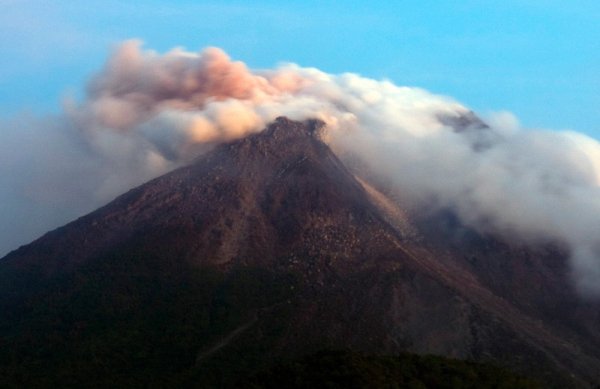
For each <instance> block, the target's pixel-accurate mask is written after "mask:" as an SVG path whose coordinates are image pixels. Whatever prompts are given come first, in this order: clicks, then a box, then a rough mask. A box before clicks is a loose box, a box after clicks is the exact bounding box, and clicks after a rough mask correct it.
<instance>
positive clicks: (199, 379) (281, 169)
mask: <svg viewBox="0 0 600 389" xmlns="http://www.w3.org/2000/svg"><path fill="white" fill-rule="evenodd" d="M467 120H468V119H467ZM457 123H460V128H461V130H464V129H465V128H468V129H469V130H470V131H472V130H474V129H473V127H475V128H479V129H480V130H485V127H484V126H483V125H480V124H479V123H476V125H475V126H469V125H468V123H467V124H466V123H463V121H458V122H457ZM322 126H323V123H321V122H319V121H316V120H309V121H305V122H296V121H292V120H289V119H286V118H278V119H277V120H276V121H275V122H274V123H272V124H270V125H269V126H268V127H267V128H266V129H265V130H264V131H262V132H260V133H257V134H255V135H252V136H249V137H247V138H244V139H241V140H237V141H234V142H231V143H227V144H223V145H220V146H217V147H215V149H214V150H212V151H211V152H209V153H207V154H205V155H203V156H201V157H199V158H198V159H197V160H195V161H194V162H193V163H192V164H190V165H189V166H186V167H183V168H180V169H178V170H175V171H173V172H171V173H169V174H167V175H164V176H162V177H159V178H157V179H155V180H153V181H150V182H148V183H146V184H144V185H142V186H140V187H138V188H135V189H133V190H131V191H129V192H127V193H125V194H124V195H122V196H120V197H119V198H117V199H116V200H114V201H113V202H111V203H109V204H108V205H106V206H104V207H102V208H100V209H98V210H97V211H95V212H92V213H90V214H88V215H86V216H84V217H82V218H80V219H78V220H76V221H74V222H72V223H69V224H67V225H65V226H64V227H61V228H58V229H56V230H54V231H51V232H49V233H47V234H46V235H44V236H43V237H41V238H40V239H38V240H36V241H34V242H32V243H31V244H29V245H26V246H23V247H21V248H19V249H18V250H16V251H14V252H12V253H10V254H9V255H7V256H6V257H5V258H3V259H2V260H0V309H1V311H2V312H3V315H2V317H1V318H0V334H2V335H1V336H0V350H1V351H0V376H2V377H6V379H5V381H6V382H8V383H10V384H11V385H14V386H50V385H60V386H81V385H86V386H89V385H90V383H91V384H93V385H92V386H115V385H116V386H146V387H147V386H181V385H184V386H200V387H212V386H215V387H223V386H233V385H237V384H236V383H239V380H240V379H241V377H246V376H249V375H251V374H252V373H253V372H256V371H258V370H261V369H267V368H269V367H270V366H272V365H273V364H274V363H275V362H279V361H285V360H290V359H293V358H298V357H302V356H304V355H308V354H310V353H314V352H316V351H319V350H321V349H340V348H344V349H348V348H349V349H352V350H355V351H358V352H365V353H371V354H398V353H400V352H406V351H408V352H415V353H419V354H437V355H443V356H447V357H453V358H461V359H473V360H477V361H482V362H493V363H495V364H497V365H500V366H504V367H507V368H510V369H512V370H514V371H516V372H518V373H522V374H527V375H531V376H534V377H536V378H538V379H540V380H542V381H544V382H545V383H546V385H547V386H554V387H586V386H589V385H592V384H594V383H598V382H600V373H599V372H600V347H599V346H600V316H599V312H600V309H598V308H600V306H599V304H597V303H595V302H591V301H584V300H581V299H580V298H579V297H578V295H577V294H576V292H575V290H574V289H573V287H572V286H571V283H570V282H569V273H568V268H567V263H566V255H565V251H564V249H562V248H561V247H560V246H558V245H553V244H550V243H549V244H548V245H547V246H544V247H535V248H534V247H529V246H525V245H522V244H519V243H513V242H511V241H510V240H508V239H505V238H502V237H494V236H486V235H482V234H479V233H477V232H476V231H474V230H471V229H469V228H468V227H466V226H463V225H462V224H461V223H460V221H459V220H458V219H457V218H456V216H455V215H454V214H453V213H452V212H451V210H444V211H437V212H429V213H425V212H416V211H411V210H408V209H405V208H403V207H401V206H399V204H402V202H401V201H398V200H397V199H396V198H394V196H393V194H391V193H388V192H387V191H386V190H385V185H383V184H382V183H377V182H376V180H374V179H369V178H370V177H368V175H362V176H361V175H360V174H361V173H360V172H359V171H355V170H351V169H349V168H348V167H347V166H345V165H344V164H343V163H342V162H341V161H340V160H339V159H338V158H337V157H336V155H335V154H334V153H333V152H332V151H331V150H330V148H329V147H328V146H327V145H326V144H325V143H323V142H322V141H321V138H320V134H321V131H322Z"/></svg>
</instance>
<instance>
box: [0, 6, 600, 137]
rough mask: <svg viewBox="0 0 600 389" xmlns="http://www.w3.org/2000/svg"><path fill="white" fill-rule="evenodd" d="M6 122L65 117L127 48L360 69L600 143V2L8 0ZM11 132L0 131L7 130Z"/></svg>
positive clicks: (0, 80)
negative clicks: (131, 42)
mask: <svg viewBox="0 0 600 389" xmlns="http://www.w3.org/2000/svg"><path fill="white" fill-rule="evenodd" d="M0 7H1V9H2V12H0V52H1V53H2V56H1V58H0V116H2V117H11V116H13V115H15V114H19V113H23V112H33V113H40V114H44V113H48V112H56V111H59V110H60V105H61V101H62V100H63V99H64V98H65V97H66V96H69V95H74V96H80V95H81V94H82V91H83V90H84V87H85V81H86V80H87V78H88V77H89V75H90V74H92V73H93V72H95V71H96V70H98V69H99V68H100V67H101V66H102V63H103V62H104V60H105V58H106V56H107V53H108V52H109V50H110V49H111V47H114V45H115V44H117V43H118V42H120V41H122V40H124V39H129V38H139V39H142V40H143V41H144V42H145V47H147V48H151V49H155V50H158V51H166V50H168V49H170V48H172V47H175V46H182V47H185V48H186V49H188V50H192V51H197V50H200V49H201V48H203V47H205V46H219V47H221V48H223V49H224V50H226V51H227V52H228V53H229V54H230V55H231V56H232V57H233V58H235V59H239V60H242V61H244V62H246V63H247V64H248V65H249V66H250V67H254V68H266V67H272V66H274V65H276V64H277V63H278V62H295V63H298V64H300V65H302V66H314V67H317V68H320V69H321V70H324V71H327V72H330V73H341V72H356V73H359V74H361V75H364V76H367V77H371V78H375V79H383V78H386V79H391V80H392V81H394V82H395V83H397V84H399V85H409V86H419V87H423V88H425V89H428V90H430V91H432V92H434V93H439V94H443V95H449V96H452V97H453V98H455V99H457V100H459V101H460V102H462V103H464V104H466V105H467V106H469V107H471V108H473V109H474V110H475V111H477V112H481V113H484V114H485V113H486V112H490V111H500V110H508V111H511V112H513V113H515V114H516V115H517V116H518V118H519V119H520V120H521V122H522V124H523V125H524V126H526V127H533V128H540V127H541V128H551V129H557V130H558V129H573V130H577V131H582V132H585V133H587V134H590V135H592V136H594V137H595V138H597V139H600V70H599V69H600V23H599V21H600V2H598V1H593V0H590V1H585V0H584V1H572V2H565V1H554V0H547V1H541V0H540V1H536V0H531V1H527V0H521V1H519V0H504V1H469V0H464V1H426V0H421V1H389V2H381V4H376V3H375V2H367V1H363V2H360V1H301V2H293V1H290V2H281V1H255V2H249V1H246V2H226V1H222V2H204V1H157V0H155V1H144V2H139V1H137V2H132V1H130V2H127V1H112V0H107V1H96V0H90V1H86V2H74V1H61V0H56V1H43V0H35V1H34V0H0ZM0 137H1V134H0Z"/></svg>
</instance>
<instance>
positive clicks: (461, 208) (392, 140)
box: [0, 41, 600, 295]
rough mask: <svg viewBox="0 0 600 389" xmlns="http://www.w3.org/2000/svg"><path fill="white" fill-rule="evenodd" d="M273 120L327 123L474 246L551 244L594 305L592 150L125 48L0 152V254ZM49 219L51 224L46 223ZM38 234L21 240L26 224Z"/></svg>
mask: <svg viewBox="0 0 600 389" xmlns="http://www.w3.org/2000/svg"><path fill="white" fill-rule="evenodd" d="M278 116H287V117H289V118H291V119H295V120H302V119H309V118H317V119H321V120H323V121H324V122H325V123H326V131H325V133H324V135H323V137H324V140H325V141H326V142H327V143H328V144H329V145H330V146H331V147H332V149H333V150H334V151H335V152H336V153H337V154H338V155H339V156H340V158H342V159H343V160H347V161H350V160H352V161H356V160H358V161H360V163H361V164H363V165H364V166H367V168H368V169H369V170H370V171H372V172H374V173H375V174H376V175H377V176H378V177H380V179H383V180H385V181H386V182H388V184H389V185H390V186H392V187H394V188H396V189H397V190H398V191H400V192H401V193H402V195H403V196H405V197H406V198H407V200H408V201H410V203H411V204H412V205H413V206H414V207H416V208H418V207H428V208H430V209H431V208H433V209H435V208H450V209H453V210H454V211H455V212H456V213H457V214H458V216H459V217H460V218H461V220H462V222H463V223H465V224H467V225H469V226H472V227H474V228H476V229H477V230H479V231H482V232H490V233H499V234H501V235H507V234H509V235H511V236H513V237H518V238H520V239H522V240H523V241H532V242H537V241H546V240H553V241H558V242H560V243H562V244H564V245H566V246H567V247H568V248H569V249H570V251H571V256H572V270H573V276H574V280H575V281H576V282H577V285H578V287H579V288H580V290H581V291H583V292H585V293H587V294H590V295H600V235H599V233H598V232H599V231H600V143H598V142H597V141H595V140H594V139H592V138H589V137H587V136H585V135H582V134H579V133H574V132H551V131H542V130H536V131H531V130H527V131H526V130H522V129H521V128H519V125H518V122H517V121H516V119H515V118H514V117H513V116H512V115H511V114H508V113H503V114H498V115H495V116H493V117H490V118H489V120H488V123H487V124H484V123H483V122H481V121H480V120H479V119H477V118H476V117H475V116H474V115H473V114H472V113H471V112H470V110H469V109H468V108H467V107H465V106H463V105H461V104H460V103H458V102H456V101H453V100H452V99H450V98H446V97H441V96H436V95H433V94H431V93H429V92H427V91H425V90H422V89H418V88H409V87H400V86H396V85H394V84H393V83H391V82H389V81H375V80H372V79H368V78H364V77H361V76H358V75H356V74H341V75H331V74H327V73H324V72H322V71H319V70H317V69H314V68H302V67H299V66H297V65H293V64H284V65H280V66H279V67H277V68H275V69H266V70H251V69H248V68H247V67H246V66H245V65H244V64H243V63H241V62H236V61H232V60H231V59H230V58H229V57H228V56H227V55H226V54H225V53H224V52H223V51H221V50H220V49H217V48H208V49H205V50H204V51H202V52H200V53H189V52H186V51H183V50H181V49H175V50H172V51H170V52H168V53H166V54H163V55H161V54H158V53H156V52H153V51H145V50H143V49H142V48H141V43H140V42H138V41H128V42H125V43H123V44H122V45H121V46H120V47H119V48H118V49H117V50H116V51H115V52H114V53H113V54H112V56H111V57H110V58H109V60H108V61H107V63H106V65H105V66H104V68H103V69H102V70H101V71H100V72H99V73H98V74H96V75H95V76H94V77H93V78H92V80H91V81H90V83H89V85H88V89H87V96H86V98H85V99H84V100H83V101H82V102H79V103H70V104H68V105H67V106H66V108H65V114H64V115H62V116H61V117H60V118H54V119H52V120H51V121H48V120H43V121H42V120H40V119H34V118H28V119H25V118H21V119H19V120H16V121H12V122H10V123H4V125H5V126H7V128H9V127H10V128H13V129H18V131H15V130H11V131H10V132H9V135H7V140H6V141H5V143H4V145H3V146H1V147H2V149H4V150H2V153H1V155H2V157H0V158H2V159H3V161H2V164H1V165H0V173H1V174H0V177H2V180H3V181H4V182H2V186H0V187H1V188H2V189H0V200H1V201H3V202H4V203H5V204H8V205H9V207H8V209H7V210H5V211H3V212H4V214H0V217H2V219H3V220H11V219H12V220H14V219H15V217H16V215H20V217H21V218H23V221H24V222H22V223H21V224H19V226H20V227H19V228H20V229H19V228H16V229H15V228H14V225H12V224H11V225H10V226H9V225H8V224H7V223H6V222H5V223H4V224H3V225H2V227H1V228H3V230H2V234H0V236H4V237H5V238H4V239H5V240H4V241H3V242H0V251H6V250H8V249H10V248H14V247H12V246H14V245H15V244H16V243H24V241H25V240H27V239H31V238H33V237H34V235H35V234H39V233H41V232H43V231H44V230H46V229H47V228H49V227H51V226H56V225H57V224H60V223H63V222H66V221H68V220H69V219H71V218H72V217H74V216H76V215H79V214H81V213H83V212H87V211H90V210H92V209H94V208H95V207H97V206H98V205H100V204H102V203H104V202H106V201H108V200H110V199H111V198H112V197H114V196H115V195H117V194H119V193H121V192H123V191H124V190H127V189H129V188H131V187H133V186H135V185H137V184H140V183H142V182H144V181H146V180H148V179H150V178H152V177H155V176H158V175H160V174H163V173H165V172H167V171H169V170H172V169H173V168H175V167H178V166H181V165H184V164H186V163H188V162H190V161H191V160H192V159H193V158H194V157H196V156H197V155H198V154H200V153H202V152H204V151H205V150H208V149H210V148H211V147H213V146H214V145H216V144H219V143H222V142H226V141H230V140H234V139H238V138H242V137H245V136H247V135H249V134H252V133H255V132H257V131H260V130H261V129H263V128H264V127H265V125H266V124H267V123H269V122H271V121H272V120H274V119H275V118H276V117H278ZM46 209H51V210H53V211H46ZM34 219H37V220H36V221H35V222H31V223H30V224H31V225H29V224H28V222H27V221H28V220H34Z"/></svg>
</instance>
